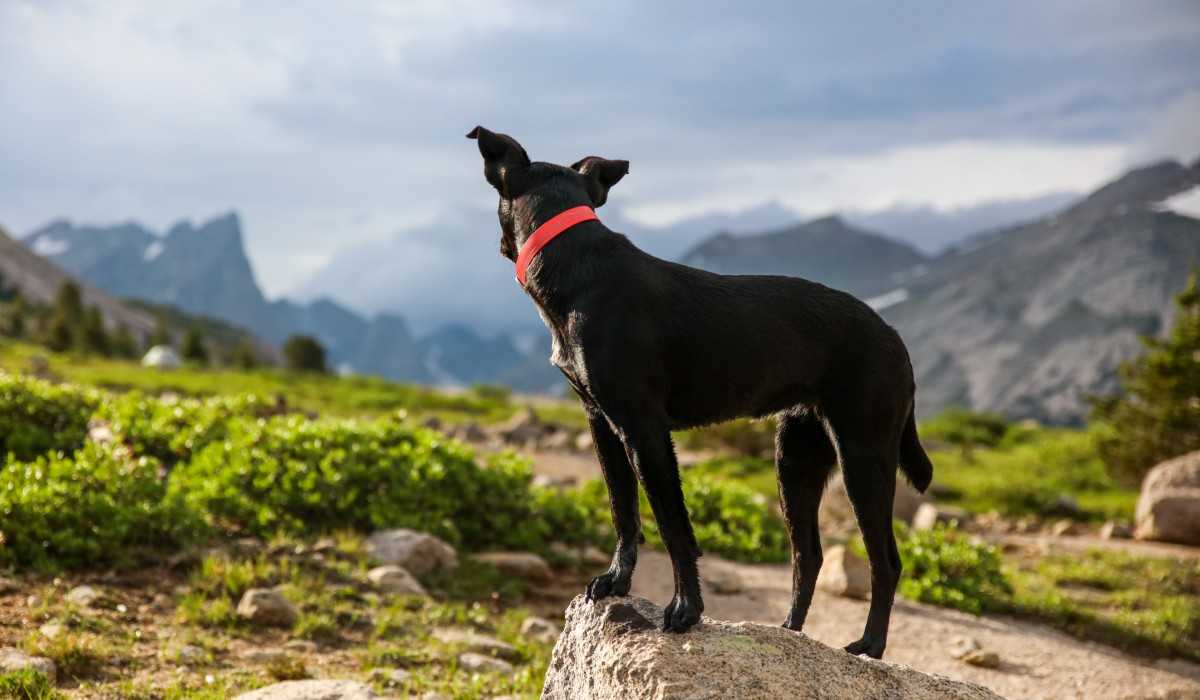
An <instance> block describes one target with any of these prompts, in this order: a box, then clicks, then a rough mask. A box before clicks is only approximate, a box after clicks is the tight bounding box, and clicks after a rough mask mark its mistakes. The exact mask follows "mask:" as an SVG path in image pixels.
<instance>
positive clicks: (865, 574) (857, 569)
mask: <svg viewBox="0 0 1200 700" xmlns="http://www.w3.org/2000/svg"><path fill="white" fill-rule="evenodd" d="M817 588H820V589H821V590H823V591H825V592H827V593H832V594H834V595H840V596H843V597H846V598H869V597H870V596H871V567H870V564H868V563H867V561H866V560H865V559H863V558H862V557H860V556H858V555H857V554H855V553H854V552H851V551H850V549H849V548H847V547H845V546H842V545H837V546H835V547H830V548H829V551H828V552H826V553H825V556H824V563H822V564H821V572H820V573H819V574H817Z"/></svg>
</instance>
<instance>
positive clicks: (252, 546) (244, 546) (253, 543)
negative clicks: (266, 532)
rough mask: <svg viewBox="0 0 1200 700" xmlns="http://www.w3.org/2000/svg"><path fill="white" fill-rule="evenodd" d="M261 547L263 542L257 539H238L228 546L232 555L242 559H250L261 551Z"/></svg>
mask: <svg viewBox="0 0 1200 700" xmlns="http://www.w3.org/2000/svg"><path fill="white" fill-rule="evenodd" d="M263 547H264V545H263V541H262V540H260V539H258V538H257V537H239V538H237V539H236V540H234V541H233V542H232V543H231V544H230V546H229V548H230V550H231V551H232V552H233V553H234V554H236V555H238V556H242V557H252V556H254V555H256V554H258V553H259V552H261V551H263Z"/></svg>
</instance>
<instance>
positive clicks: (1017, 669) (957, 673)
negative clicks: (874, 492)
mask: <svg viewBox="0 0 1200 700" xmlns="http://www.w3.org/2000/svg"><path fill="white" fill-rule="evenodd" d="M721 569H723V570H726V571H732V572H733V573H734V574H736V575H737V576H738V577H739V578H741V580H742V582H743V583H744V585H745V590H744V591H743V592H741V593H738V594H736V595H720V594H716V593H713V592H711V591H710V592H707V593H705V596H704V600H705V614H706V615H709V616H712V617H714V618H719V619H723V620H751V621H755V622H764V623H769V624H779V623H780V622H782V621H783V619H784V618H785V617H786V616H787V610H788V605H789V601H790V598H791V573H790V571H789V569H788V567H786V566H770V565H746V564H737V563H734V562H728V561H723V560H721V559H718V558H716V557H712V556H705V557H704V558H703V559H701V560H700V570H701V575H702V576H703V574H704V572H713V571H716V570H721ZM672 585H673V584H672V578H671V563H670V561H669V560H668V558H667V556H666V555H665V554H663V553H661V552H656V551H650V550H643V552H642V554H641V555H640V557H639V561H638V568H637V573H636V574H635V575H634V579H633V591H632V592H633V594H635V595H639V596H643V597H645V598H649V599H650V600H653V601H654V602H655V603H658V604H659V605H665V604H666V603H667V601H669V600H670V598H671V591H672ZM866 616H867V603H866V602H865V601H858V600H850V599H847V598H840V597H836V596H831V595H827V594H825V593H823V592H821V591H818V592H817V595H816V598H815V599H814V601H813V607H812V611H811V612H810V613H809V616H808V623H807V624H806V626H805V630H804V631H805V633H807V634H808V635H809V636H811V637H813V638H814V639H817V640H819V641H821V642H824V643H826V644H829V645H830V646H837V647H840V646H844V645H845V644H847V643H849V642H851V641H854V640H855V639H857V638H858V636H859V635H860V634H861V632H862V625H863V622H864V621H865V620H866ZM958 635H969V636H971V637H974V638H975V639H977V640H979V642H980V644H982V645H983V647H984V648H985V649H989V650H992V651H995V652H996V653H998V654H999V655H1000V658H1001V659H1002V660H1003V665H1002V666H1001V667H1000V668H998V669H995V670H989V669H983V668H976V667H974V666H968V665H966V664H964V663H962V662H961V661H957V660H955V659H953V658H951V657H950V656H949V654H948V653H947V651H946V647H947V646H949V641H950V640H951V639H952V638H953V637H955V636H958ZM886 659H887V660H888V661H891V662H893V663H900V664H904V665H906V666H911V667H912V668H915V669H918V670H921V671H926V672H929V673H938V674H941V675H944V676H949V677H950V678H958V679H962V680H969V681H974V682H975V683H979V684H981V685H984V686H987V687H989V688H991V689H992V690H994V691H996V692H997V693H999V694H1001V695H1003V696H1005V697H1007V698H1011V699H1014V700H1015V699H1016V698H1045V699H1047V700H1051V699H1053V700H1060V699H1063V698H1088V699H1096V700H1101V699H1110V698H1111V699H1116V698H1172V699H1175V698H1200V665H1197V664H1192V663H1188V662H1184V661H1170V662H1157V663H1153V662H1147V661H1144V660H1141V659H1137V658H1134V657H1131V656H1129V655H1127V654H1123V653H1121V652H1118V651H1116V650H1114V649H1111V648H1109V647H1106V646H1103V645H1099V644H1093V643H1090V642H1082V641H1079V640H1076V639H1073V638H1071V637H1068V636H1066V635H1063V634H1060V633H1058V632H1055V631H1053V630H1050V629H1047V628H1045V627H1042V626H1039V625H1036V624H1031V623H1028V622H1023V621H1019V620H1013V619H1008V618H1003V617H973V616H971V615H967V614H965V613H960V612H957V611H954V610H948V609H945V608H937V607H933V606H929V605H921V604H919V603H912V602H909V601H906V600H900V599H897V601H896V608H895V612H894V613H893V615H892V628H891V635H890V637H889V646H888V649H887V653H886Z"/></svg>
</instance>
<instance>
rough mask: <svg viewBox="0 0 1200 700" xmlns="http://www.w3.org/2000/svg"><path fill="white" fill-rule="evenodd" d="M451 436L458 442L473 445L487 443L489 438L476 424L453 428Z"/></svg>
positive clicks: (465, 424)
mask: <svg viewBox="0 0 1200 700" xmlns="http://www.w3.org/2000/svg"><path fill="white" fill-rule="evenodd" d="M452 434H453V435H454V437H456V438H458V439H459V440H465V441H467V442H473V443H481V442H487V441H488V438H489V437H490V436H489V435H488V433H487V431H486V430H484V429H483V428H481V427H479V424H478V423H464V424H462V425H460V426H458V427H457V428H455V429H454V430H453V431H452Z"/></svg>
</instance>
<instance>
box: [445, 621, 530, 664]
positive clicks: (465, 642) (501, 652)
mask: <svg viewBox="0 0 1200 700" xmlns="http://www.w3.org/2000/svg"><path fill="white" fill-rule="evenodd" d="M432 636H433V638H434V639H436V640H438V641H439V642H441V643H443V644H450V645H453V646H457V647H462V648H464V649H466V650H467V651H470V652H476V653H480V654H488V655H490V656H499V657H501V658H505V659H511V660H513V661H516V660H518V659H520V658H521V653H520V652H519V651H517V648H516V647H514V646H513V645H511V644H508V643H507V642H502V641H500V640H499V639H496V638H495V637H489V636H487V635H486V634H480V633H478V632H476V631H474V630H467V629H460V628H457V627H438V628H436V629H434V630H433V635H432Z"/></svg>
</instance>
